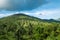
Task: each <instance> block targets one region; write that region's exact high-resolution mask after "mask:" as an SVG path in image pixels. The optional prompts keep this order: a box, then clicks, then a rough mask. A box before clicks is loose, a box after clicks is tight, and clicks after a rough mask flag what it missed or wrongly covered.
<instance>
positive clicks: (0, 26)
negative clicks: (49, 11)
mask: <svg viewBox="0 0 60 40" xmlns="http://www.w3.org/2000/svg"><path fill="white" fill-rule="evenodd" d="M0 40H60V21H55V20H52V19H51V20H46V19H44V20H43V19H39V18H36V17H33V16H28V15H25V14H14V15H11V16H8V17H4V18H0Z"/></svg>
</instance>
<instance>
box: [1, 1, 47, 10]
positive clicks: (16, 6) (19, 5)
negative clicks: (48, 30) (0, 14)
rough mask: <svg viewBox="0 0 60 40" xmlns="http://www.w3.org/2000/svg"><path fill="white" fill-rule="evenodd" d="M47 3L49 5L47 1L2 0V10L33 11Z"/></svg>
mask: <svg viewBox="0 0 60 40" xmlns="http://www.w3.org/2000/svg"><path fill="white" fill-rule="evenodd" d="M45 3H47V1H46V0H0V10H2V9H3V10H10V11H23V10H32V9H35V8H37V7H39V6H41V5H43V4H45Z"/></svg>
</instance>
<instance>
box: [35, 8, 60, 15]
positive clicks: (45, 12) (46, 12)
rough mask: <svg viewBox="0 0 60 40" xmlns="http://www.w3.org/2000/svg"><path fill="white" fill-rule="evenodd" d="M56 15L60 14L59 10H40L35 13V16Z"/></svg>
mask: <svg viewBox="0 0 60 40" xmlns="http://www.w3.org/2000/svg"><path fill="white" fill-rule="evenodd" d="M56 13H60V9H51V10H41V11H36V12H35V14H37V15H39V14H42V15H52V14H56Z"/></svg>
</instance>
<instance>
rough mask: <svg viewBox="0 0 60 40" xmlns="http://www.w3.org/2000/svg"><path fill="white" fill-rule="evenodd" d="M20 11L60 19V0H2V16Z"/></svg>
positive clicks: (45, 17) (0, 13)
mask: <svg viewBox="0 0 60 40" xmlns="http://www.w3.org/2000/svg"><path fill="white" fill-rule="evenodd" d="M15 1H17V2H15ZM10 2H11V3H10ZM8 3H9V4H8ZM16 4H17V5H16ZM11 5H13V6H11ZM14 6H15V7H14ZM19 12H20V13H24V14H27V15H31V16H35V17H38V18H42V19H58V18H60V0H41V1H40V0H33V1H32V0H29V1H27V0H22V1H21V0H14V1H12V0H11V1H8V0H0V17H5V16H9V15H12V14H17V13H19Z"/></svg>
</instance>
